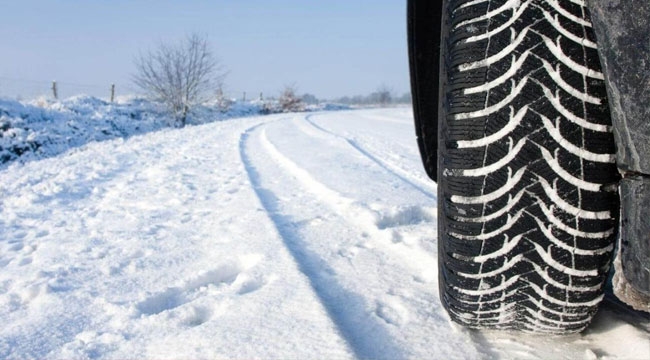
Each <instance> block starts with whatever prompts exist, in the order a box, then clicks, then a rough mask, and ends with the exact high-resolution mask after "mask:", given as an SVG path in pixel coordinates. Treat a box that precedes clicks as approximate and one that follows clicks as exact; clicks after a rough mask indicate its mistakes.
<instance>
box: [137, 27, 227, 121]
mask: <svg viewBox="0 0 650 360" xmlns="http://www.w3.org/2000/svg"><path fill="white" fill-rule="evenodd" d="M135 66H136V70H137V73H136V74H135V75H134V76H133V81H134V82H135V84H136V85H137V86H138V87H140V88H141V89H142V90H144V91H145V93H146V94H147V95H148V96H150V97H152V98H154V99H156V100H159V101H161V102H162V103H164V104H165V105H166V106H167V107H168V108H169V110H170V111H171V113H172V115H173V116H174V119H175V121H176V123H175V125H176V126H178V127H183V126H185V122H186V120H187V115H188V113H189V111H190V110H191V108H192V107H193V106H195V105H196V104H198V103H201V102H203V101H205V100H206V99H207V96H209V94H211V92H210V90H211V89H213V86H215V85H217V86H218V85H219V84H221V82H222V81H223V79H224V77H225V75H226V74H225V72H224V71H223V69H222V67H221V65H220V64H219V62H218V61H217V60H216V59H215V57H214V56H213V54H212V52H211V51H210V49H209V46H208V42H207V40H206V38H205V37H203V36H199V35H197V34H192V35H189V36H188V37H187V38H186V39H185V40H183V41H182V42H180V43H178V44H173V45H168V44H160V45H159V46H158V48H157V49H155V50H153V51H149V52H147V53H144V54H140V56H138V57H137V58H136V59H135ZM212 93H214V92H212Z"/></svg>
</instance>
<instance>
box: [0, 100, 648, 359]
mask: <svg viewBox="0 0 650 360" xmlns="http://www.w3.org/2000/svg"><path fill="white" fill-rule="evenodd" d="M436 212H437V211H436V188H435V184H434V183H432V182H431V181H429V180H428V179H427V178H426V175H425V174H424V172H423V170H422V167H421V164H420V160H419V155H418V153H417V147H416V143H415V138H414V130H413V127H412V113H411V111H410V110H408V109H406V108H401V109H388V110H386V109H375V110H357V111H343V112H323V113H303V114H281V115H271V116H264V117H252V118H241V119H233V120H227V121H220V122H215V123H209V124H205V125H199V126H191V127H187V128H184V129H180V130H178V129H166V130H161V131H157V132H153V133H149V134H145V135H137V136H132V137H129V138H128V139H126V140H124V139H121V138H119V139H114V140H109V141H104V142H92V143H89V144H87V145H82V146H80V147H76V148H74V149H72V150H70V151H68V152H65V153H63V154H61V155H58V156H56V157H50V158H47V159H43V160H38V161H31V162H27V163H26V164H18V163H15V164H13V165H11V166H8V167H7V168H5V169H2V170H0V234H2V237H1V238H0V323H1V324H2V326H0V358H2V359H5V358H15V359H25V358H51V359H72V358H74V359H83V358H92V359H94V358H111V359H125V358H151V359H166V358H170V359H181V358H182V359H199V358H228V359H230V358H237V359H243V358H246V359H248V358H264V359H266V358H269V359H270V358H273V359H279V358H297V359H305V358H310V359H316V358H322V359H331V358H368V359H375V358H377V359H379V358H384V359H401V358H414V359H480V358H488V359H508V358H513V359H650V321H649V320H648V318H647V317H641V316H639V314H635V313H632V312H630V311H628V310H625V309H623V308H622V307H620V306H619V305H617V304H616V303H614V302H611V301H605V302H604V303H603V305H602V309H601V311H600V312H599V313H598V315H597V316H596V318H595V321H594V323H593V324H592V326H591V327H590V328H589V329H588V330H587V331H586V332H584V333H582V334H579V335H572V336H564V337H548V336H543V337H542V336H534V335H523V334H520V333H508V332H490V331H481V332H477V331H469V330H466V329H463V328H461V327H458V326H456V325H454V324H452V323H451V322H450V321H449V320H448V317H447V315H446V313H445V311H444V310H443V308H442V306H441V304H440V301H439V299H438V296H437V287H438V285H437V281H438V280H437V260H436V251H437V250H436Z"/></svg>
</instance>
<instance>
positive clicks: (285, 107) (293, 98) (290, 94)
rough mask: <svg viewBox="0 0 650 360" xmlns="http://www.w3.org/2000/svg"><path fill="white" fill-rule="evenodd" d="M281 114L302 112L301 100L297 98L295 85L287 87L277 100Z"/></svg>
mask: <svg viewBox="0 0 650 360" xmlns="http://www.w3.org/2000/svg"><path fill="white" fill-rule="evenodd" d="M278 101H279V103H280V109H281V110H282V112H296V111H302V110H304V108H305V106H304V104H303V102H302V98H301V97H300V96H298V94H297V91H296V86H295V85H287V86H285V87H284V91H282V95H280V98H279V99H278Z"/></svg>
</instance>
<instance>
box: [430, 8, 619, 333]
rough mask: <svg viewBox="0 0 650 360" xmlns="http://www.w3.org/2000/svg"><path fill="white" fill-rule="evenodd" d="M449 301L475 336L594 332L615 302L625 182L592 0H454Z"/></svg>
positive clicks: (443, 210)
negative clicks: (602, 308) (610, 294)
mask: <svg viewBox="0 0 650 360" xmlns="http://www.w3.org/2000/svg"><path fill="white" fill-rule="evenodd" d="M443 21H445V24H444V25H443V30H442V40H441V44H442V46H441V51H442V54H441V59H442V61H443V62H444V65H443V66H444V68H443V69H444V71H443V74H441V85H440V86H441V94H442V96H443V98H442V102H443V103H442V106H441V109H442V111H441V112H442V113H441V114H440V116H439V134H440V136H441V138H440V141H439V147H438V155H439V163H438V179H439V182H438V192H439V205H438V207H439V213H440V214H439V224H438V227H439V266H440V269H439V270H440V271H439V275H440V292H441V298H442V301H443V304H444V306H445V307H446V309H447V311H448V312H449V314H450V316H451V318H452V319H453V320H454V321H456V322H458V323H461V324H463V325H465V326H468V327H471V328H498V329H518V330H524V331H530V332H547V333H555V334H563V333H570V332H578V331H581V330H583V329H584V328H585V327H586V326H587V325H588V324H589V323H590V321H591V318H592V316H593V315H594V314H595V313H596V311H597V308H598V304H599V302H600V301H601V299H602V297H603V287H604V283H605V280H606V278H607V275H608V273H609V268H610V263H611V253H612V250H613V243H614V239H615V236H616V234H615V233H616V229H617V221H618V220H617V216H618V210H617V209H618V198H617V193H616V186H615V185H614V184H616V182H617V181H618V173H617V170H616V166H615V163H614V158H615V157H614V153H615V148H614V142H613V136H612V134H611V124H610V116H609V111H608V106H607V99H606V92H605V84H604V80H603V76H602V73H601V70H600V63H599V59H598V52H597V49H596V44H595V43H596V40H595V38H594V35H593V31H592V29H591V25H590V19H589V15H588V12H587V8H586V5H585V4H584V3H583V1H581V0H448V1H445V3H444V10H443Z"/></svg>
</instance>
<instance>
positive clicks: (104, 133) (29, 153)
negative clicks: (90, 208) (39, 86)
mask: <svg viewBox="0 0 650 360" xmlns="http://www.w3.org/2000/svg"><path fill="white" fill-rule="evenodd" d="M322 109H327V110H335V109H336V110H343V109H345V108H344V107H332V106H330V105H329V104H324V105H321V106H316V107H313V108H310V109H309V110H310V111H313V110H322ZM276 112H279V109H278V108H277V106H275V105H274V104H273V103H261V102H255V101H253V102H241V101H232V102H231V103H230V104H229V105H228V107H227V109H224V108H223V106H220V104H218V103H208V104H205V105H201V106H197V107H196V108H194V109H193V112H192V113H191V114H190V117H189V119H188V121H187V124H188V125H199V124H204V123H210V122H214V121H221V120H225V119H231V118H238V117H244V116H254V115H260V114H268V113H276ZM173 123H174V121H173V119H172V118H171V117H170V116H169V115H168V114H167V112H166V111H165V108H164V107H163V106H162V105H161V104H159V103H155V102H151V101H148V100H145V99H142V98H137V97H123V98H120V99H118V101H117V102H115V103H109V102H106V101H104V100H101V99H98V98H95V97H90V96H85V95H84V96H74V97H71V98H68V99H65V100H61V101H52V100H47V99H44V98H41V99H38V100H32V101H28V102H18V101H14V100H7V99H0V170H1V169H4V168H6V167H7V166H9V165H10V164H11V163H13V162H16V161H18V162H19V163H24V162H27V161H31V160H35V159H43V158H48V157H52V156H55V155H58V154H61V153H63V152H65V151H67V150H69V149H71V148H76V147H80V146H82V145H85V144H88V143H90V142H93V141H104V140H110V139H115V138H128V137H130V136H133V135H139V134H144V133H148V132H152V131H157V130H160V129H163V128H168V127H170V126H172V125H173Z"/></svg>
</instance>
